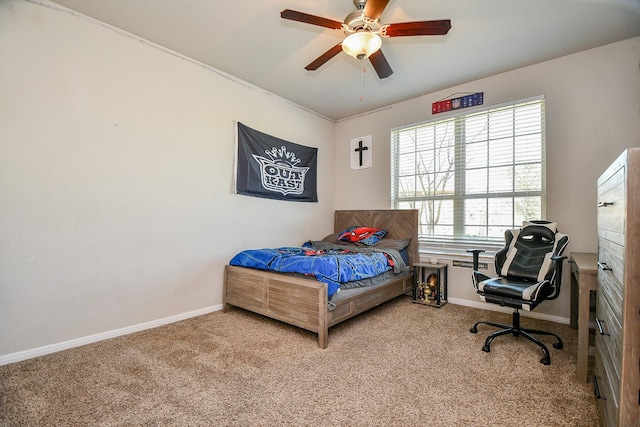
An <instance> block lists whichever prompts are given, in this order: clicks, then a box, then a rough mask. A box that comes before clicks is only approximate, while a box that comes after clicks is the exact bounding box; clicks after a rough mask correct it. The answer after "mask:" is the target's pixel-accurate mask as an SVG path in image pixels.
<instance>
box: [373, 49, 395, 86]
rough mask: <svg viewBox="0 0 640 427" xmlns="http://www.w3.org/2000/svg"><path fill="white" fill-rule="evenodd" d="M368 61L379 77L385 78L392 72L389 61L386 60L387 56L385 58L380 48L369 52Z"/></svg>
mask: <svg viewBox="0 0 640 427" xmlns="http://www.w3.org/2000/svg"><path fill="white" fill-rule="evenodd" d="M369 61H371V65H373V68H374V69H375V70H376V73H377V74H378V77H380V78H381V79H386V78H387V77H389V76H390V75H391V74H393V70H392V69H391V66H390V65H389V62H387V58H385V56H384V54H383V53H382V50H378V51H377V52H376V53H373V54H371V56H369Z"/></svg>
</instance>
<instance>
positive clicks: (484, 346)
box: [482, 345, 491, 353]
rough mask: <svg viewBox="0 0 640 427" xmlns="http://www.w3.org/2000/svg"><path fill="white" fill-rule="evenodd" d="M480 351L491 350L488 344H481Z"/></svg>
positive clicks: (487, 351) (486, 351)
mask: <svg viewBox="0 0 640 427" xmlns="http://www.w3.org/2000/svg"><path fill="white" fill-rule="evenodd" d="M482 351H484V352H485V353H489V352H490V351H491V349H490V348H489V346H488V345H483V346H482Z"/></svg>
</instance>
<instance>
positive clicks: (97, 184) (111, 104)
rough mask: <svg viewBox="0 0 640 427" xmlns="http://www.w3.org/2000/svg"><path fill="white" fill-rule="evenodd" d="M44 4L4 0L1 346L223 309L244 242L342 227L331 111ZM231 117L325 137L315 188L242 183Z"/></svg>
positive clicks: (38, 343)
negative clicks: (261, 192) (225, 283)
mask: <svg viewBox="0 0 640 427" xmlns="http://www.w3.org/2000/svg"><path fill="white" fill-rule="evenodd" d="M45 5H48V6H50V7H44V6H42V5H37V4H33V3H28V2H25V1H20V0H3V1H1V2H0V358H2V356H6V355H16V354H18V356H16V357H18V358H19V357H21V356H20V354H22V353H21V352H25V351H26V352H29V351H33V350H34V349H41V350H43V351H45V352H46V346H49V345H53V344H59V343H64V342H67V341H69V340H71V341H73V340H77V339H79V338H82V337H91V336H93V335H95V334H102V333H105V332H108V331H114V330H118V329H120V328H127V327H131V326H132V325H140V324H146V323H147V322H153V321H157V320H158V319H166V318H169V319H172V318H173V317H172V316H182V315H184V314H185V313H198V312H206V311H210V310H214V309H216V308H219V307H220V304H221V303H222V278H223V266H224V265H225V264H226V263H227V262H228V260H229V259H230V258H231V257H232V256H233V254H234V253H235V252H237V251H238V250H240V249H244V248H248V247H261V246H273V245H281V244H282V245H284V244H291V242H292V241H298V240H299V241H300V242H302V241H304V240H305V239H309V238H320V237H323V236H324V235H326V234H328V233H329V232H331V231H332V222H333V215H332V212H333V210H334V200H333V187H334V180H333V179H334V178H333V177H334V169H333V164H332V160H333V158H334V148H333V132H334V123H332V122H330V121H328V120H325V119H323V118H321V117H319V116H317V115H314V114H311V113H309V112H307V111H305V110H302V109H300V108H298V107H296V106H294V105H292V104H290V103H288V102H284V101H283V100H281V99H279V98H277V97H275V96H273V95H269V94H267V93H264V92H262V91H259V90H256V88H251V87H247V86H245V85H242V84H239V83H237V82H236V81H234V80H233V79H230V78H227V77H225V76H224V75H221V74H219V73H217V72H215V71H214V70H211V69H209V68H207V67H204V66H202V65H201V64H198V63H194V62H193V61H190V60H187V59H185V58H182V57H180V56H178V55H176V54H174V53H172V52H167V51H164V50H162V49H159V48H157V47H154V46H152V45H150V44H149V43H146V42H143V41H141V40H138V39H136V38H133V37H130V36H128V35H126V34H122V33H121V32H116V31H115V30H113V29H110V28H108V27H106V26H104V25H102V24H99V23H96V22H94V21H92V20H90V19H88V18H84V17H82V16H79V15H75V14H71V13H68V12H66V11H61V10H60V8H59V7H58V6H56V5H53V4H48V3H45ZM234 120H239V121H242V122H244V123H245V124H247V125H249V126H251V127H253V128H256V129H259V130H261V131H263V132H266V133H270V134H272V135H274V136H277V137H279V138H282V139H286V140H290V141H293V142H296V143H299V144H303V145H307V146H312V147H318V148H319V150H318V151H319V153H318V154H319V158H318V164H319V173H318V193H319V194H318V196H319V200H320V201H319V203H287V202H281V201H269V200H265V199H256V198H250V197H246V196H239V195H234V194H232V179H233V152H234V150H233V149H234V136H233V135H234V134H233V121H234ZM35 353H37V351H36V352H35ZM35 353H29V354H35ZM5 361H6V358H5ZM9 361H10V360H9Z"/></svg>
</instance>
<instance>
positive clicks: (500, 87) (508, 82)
mask: <svg viewBox="0 0 640 427" xmlns="http://www.w3.org/2000/svg"><path fill="white" fill-rule="evenodd" d="M639 63H640V38H634V39H630V40H626V41H623V42H619V43H615V44H611V45H608V46H604V47H601V48H597V49H593V50H589V51H585V52H581V53H578V54H574V55H569V56H565V57H562V58H559V59H555V60H552V61H548V62H544V63H540V64H537V65H533V66H530V67H526V68H522V69H518V70H515V71H511V72H508V73H504V74H499V75H495V76H492V77H489V78H486V79H482V80H478V81H474V82H470V83H467V84H464V85H460V86H456V87H452V88H448V89H445V90H442V91H439V92H436V93H432V94H428V95H424V96H421V97H418V98H415V99H412V100H409V101H405V102H402V103H398V104H395V105H392V106H390V107H389V108H387V109H383V110H380V111H377V112H373V113H371V114H368V115H363V116H360V117H355V118H352V119H348V120H344V121H341V122H340V123H338V124H337V125H336V150H335V156H336V158H335V168H336V182H348V183H349V185H348V186H336V189H335V201H336V209H352V208H355V207H359V208H365V209H367V208H370V209H376V208H378V209H379V208H388V207H389V206H390V199H389V191H390V186H391V178H390V137H389V134H390V130H391V129H392V128H395V127H398V126H401V125H405V124H410V123H416V122H422V121H425V120H429V119H430V118H432V115H431V103H432V102H434V101H438V100H441V99H446V98H448V97H451V95H453V94H456V93H464V92H484V106H490V105H493V104H500V103H503V102H507V101H513V100H518V99H522V98H528V97H532V96H536V95H541V94H542V95H544V96H545V99H546V125H547V128H546V130H547V218H549V219H552V220H554V221H557V222H558V224H559V228H560V229H561V231H562V232H564V233H567V234H569V236H570V238H571V242H570V246H569V249H568V251H569V252H571V251H573V252H597V250H598V242H597V237H596V180H597V178H598V176H600V174H601V173H602V172H603V171H604V170H605V169H606V167H607V166H608V165H609V163H611V162H612V161H613V160H614V159H615V158H616V157H617V156H618V155H619V154H620V153H621V152H622V151H623V150H624V149H625V148H627V147H632V146H640V68H639ZM425 78H428V73H426V75H425ZM363 135H373V168H371V169H364V170H357V171H352V170H350V168H349V141H350V139H351V138H355V137H358V136H363ZM350 188H357V189H358V191H350V190H349V189H350ZM424 256H428V255H424ZM441 258H442V257H441ZM456 259H463V258H462V257H456ZM489 261H490V260H489ZM565 267H568V266H567V264H565ZM568 271H569V269H568V268H565V274H564V275H563V276H564V284H565V286H564V287H563V290H562V294H561V297H560V298H559V299H558V300H556V301H552V302H550V303H545V304H543V305H541V306H540V307H539V308H538V309H536V312H539V313H546V314H548V315H549V316H556V317H558V318H559V319H560V320H562V319H568V317H569V286H568V284H569V280H568V279H569V273H568ZM449 275H450V276H449V296H450V297H451V298H452V299H454V300H458V302H460V303H465V304H472V305H476V304H477V301H478V298H477V295H476V294H475V293H474V290H473V287H472V285H471V282H470V270H469V269H465V268H459V267H456V268H452V267H450V272H449ZM487 307H489V305H487ZM493 307H495V306H493Z"/></svg>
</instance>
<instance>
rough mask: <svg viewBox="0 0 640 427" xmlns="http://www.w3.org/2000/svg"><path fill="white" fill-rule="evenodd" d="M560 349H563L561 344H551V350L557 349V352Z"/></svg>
mask: <svg viewBox="0 0 640 427" xmlns="http://www.w3.org/2000/svg"><path fill="white" fill-rule="evenodd" d="M562 347H563V345H562V343H561V342H556V343H553V348H557V349H558V350H561V349H562Z"/></svg>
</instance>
